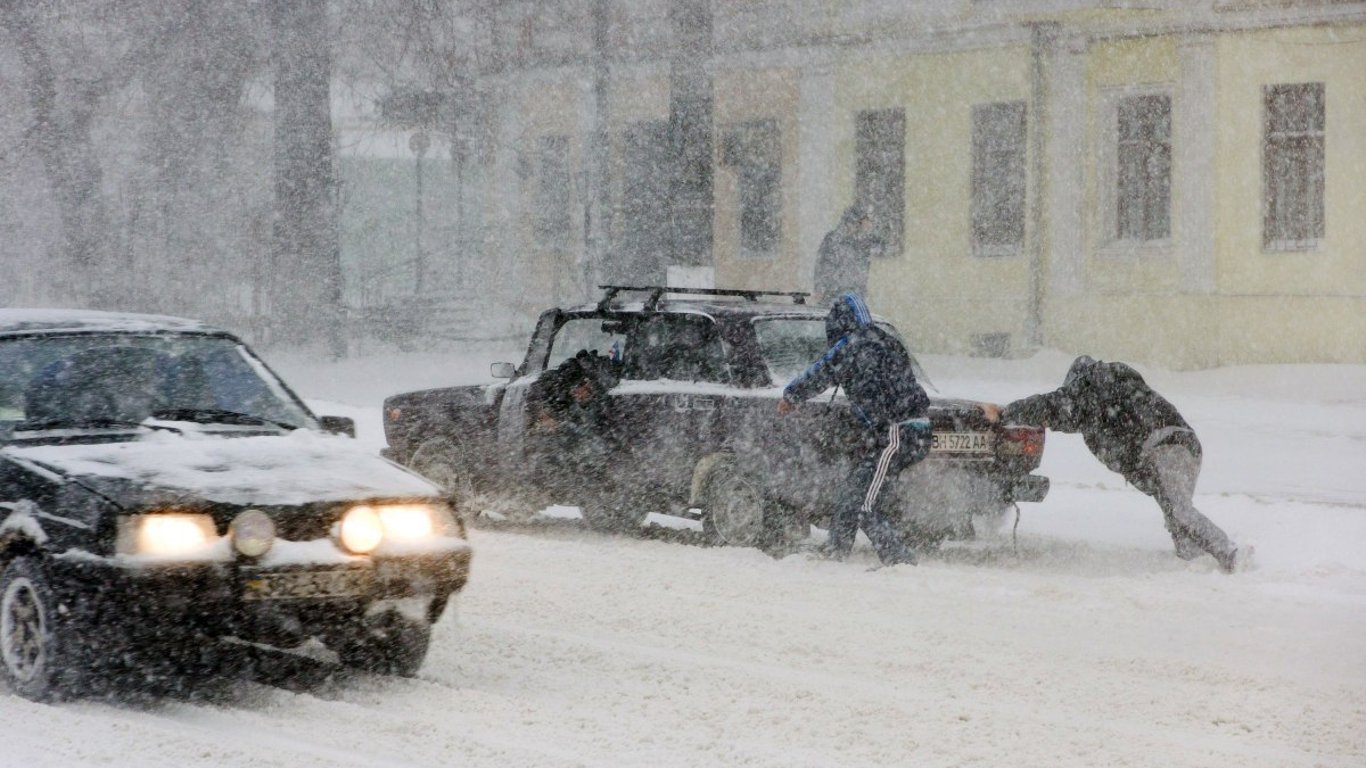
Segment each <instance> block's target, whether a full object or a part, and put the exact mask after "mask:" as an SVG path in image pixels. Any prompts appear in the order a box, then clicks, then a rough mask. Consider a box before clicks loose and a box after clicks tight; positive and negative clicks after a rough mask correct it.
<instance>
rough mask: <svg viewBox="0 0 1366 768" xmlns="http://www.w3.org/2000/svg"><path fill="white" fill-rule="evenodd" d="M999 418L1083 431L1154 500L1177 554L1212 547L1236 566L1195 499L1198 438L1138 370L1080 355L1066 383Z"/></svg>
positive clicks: (1228, 567)
mask: <svg viewBox="0 0 1366 768" xmlns="http://www.w3.org/2000/svg"><path fill="white" fill-rule="evenodd" d="M1001 420H1002V421H1005V422H1011V423H1015V424H1031V425H1034V426H1040V427H1046V428H1048V429H1052V430H1055V431H1058V432H1080V433H1081V436H1082V439H1084V440H1085V441H1086V447H1087V448H1090V449H1091V453H1093V454H1095V456H1096V458H1097V459H1100V462H1101V463H1102V464H1104V465H1105V466H1107V467H1109V468H1110V469H1111V470H1113V471H1115V472H1118V473H1119V474H1121V475H1123V476H1124V479H1125V480H1128V481H1129V482H1130V483H1131V484H1133V486H1134V487H1135V488H1137V489H1138V490H1140V491H1142V492H1144V493H1146V494H1148V495H1149V496H1152V497H1153V498H1154V499H1156V500H1157V504H1158V506H1159V507H1161V508H1162V516H1163V519H1164V521H1165V523H1166V527H1167V531H1168V532H1170V533H1171V536H1172V542H1173V543H1174V544H1175V546H1176V554H1177V555H1178V556H1179V557H1181V558H1182V559H1184V560H1190V559H1193V558H1195V557H1198V556H1199V555H1200V554H1201V553H1202V552H1208V553H1210V554H1211V555H1213V556H1214V558H1215V560H1217V561H1218V562H1219V567H1220V568H1222V569H1223V570H1225V571H1232V570H1234V565H1235V561H1236V559H1237V548H1236V547H1235V546H1234V544H1233V543H1232V542H1231V541H1229V538H1228V536H1226V535H1225V534H1224V532H1223V531H1222V530H1220V529H1219V527H1218V526H1217V525H1215V524H1214V523H1212V522H1211V521H1210V520H1209V518H1207V517H1205V516H1204V515H1203V514H1201V513H1200V511H1199V510H1197V509H1196V508H1195V505H1194V504H1193V503H1192V499H1193V497H1194V495H1195V482H1196V480H1197V479H1198V478H1199V476H1200V457H1201V449H1200V441H1199V440H1198V439H1197V438H1196V436H1195V431H1194V430H1192V429H1191V426H1190V424H1188V423H1186V420H1185V419H1184V418H1182V417H1181V414H1180V412H1178V411H1177V410H1176V406H1174V405H1172V404H1171V403H1170V402H1168V401H1167V400H1166V399H1164V398H1163V397H1162V396H1161V395H1159V394H1157V393H1156V392H1154V391H1153V389H1152V388H1151V387H1149V386H1148V384H1147V382H1145V381H1144V380H1143V377H1142V376H1141V375H1140V374H1139V373H1138V371H1135V370H1134V369H1133V368H1131V367H1129V366H1127V365H1125V364H1124V363H1106V362H1101V361H1099V360H1095V359H1093V358H1091V357H1089V356H1087V355H1082V356H1081V357H1078V358H1077V359H1076V360H1075V361H1074V362H1073V363H1072V366H1071V367H1070V368H1069V369H1068V371H1067V376H1066V377H1065V378H1064V379H1063V384H1062V386H1061V387H1059V388H1058V389H1055V390H1053V391H1052V392H1048V393H1045V394H1042V395H1033V396H1031V397H1026V398H1024V399H1022V400H1016V401H1015V402H1013V403H1011V404H1010V405H1008V406H1006V407H1005V408H1004V409H1003V410H1002V411H1001Z"/></svg>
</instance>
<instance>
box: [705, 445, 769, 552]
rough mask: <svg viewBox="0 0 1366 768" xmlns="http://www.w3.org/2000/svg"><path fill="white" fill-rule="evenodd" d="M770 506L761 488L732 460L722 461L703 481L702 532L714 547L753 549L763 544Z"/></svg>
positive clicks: (766, 531)
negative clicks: (704, 490)
mask: <svg viewBox="0 0 1366 768" xmlns="http://www.w3.org/2000/svg"><path fill="white" fill-rule="evenodd" d="M772 510H773V505H772V504H771V503H770V502H769V500H768V498H767V496H766V495H765V494H764V489H763V486H762V485H760V484H759V482H758V481H757V480H755V479H754V478H753V477H752V476H750V475H749V474H748V473H746V472H744V471H742V470H741V469H740V468H739V467H738V466H736V464H735V462H734V461H722V462H721V463H719V464H717V466H716V468H715V469H713V470H712V473H711V477H710V478H708V480H707V493H706V497H705V506H704V507H703V510H702V530H703V532H704V533H706V534H707V536H708V538H710V539H711V540H712V541H714V542H716V543H717V544H722V545H726V546H732V547H754V546H760V545H761V544H763V543H764V541H765V538H766V534H768V533H769V531H768V529H767V525H768V523H769V521H770V518H771V517H773V514H772Z"/></svg>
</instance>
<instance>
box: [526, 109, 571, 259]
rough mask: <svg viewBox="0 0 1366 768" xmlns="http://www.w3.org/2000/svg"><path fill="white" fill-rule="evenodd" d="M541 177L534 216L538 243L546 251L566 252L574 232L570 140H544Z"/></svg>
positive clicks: (539, 144)
mask: <svg viewBox="0 0 1366 768" xmlns="http://www.w3.org/2000/svg"><path fill="white" fill-rule="evenodd" d="M536 157H537V167H538V168H539V169H540V176H539V178H538V183H537V186H536V209H535V210H534V211H533V212H532V214H533V217H534V222H535V223H534V227H535V231H536V242H538V243H540V244H541V245H542V246H544V247H546V248H565V247H567V246H568V245H569V235H570V230H571V229H572V226H571V220H572V217H571V215H570V206H569V196H570V186H571V185H570V176H569V138H568V137H567V136H542V137H541V138H540V139H539V140H538V141H537V145H536Z"/></svg>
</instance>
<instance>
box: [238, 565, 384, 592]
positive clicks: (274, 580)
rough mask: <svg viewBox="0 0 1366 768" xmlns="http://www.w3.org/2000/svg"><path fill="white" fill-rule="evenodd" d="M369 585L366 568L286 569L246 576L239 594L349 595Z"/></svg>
mask: <svg viewBox="0 0 1366 768" xmlns="http://www.w3.org/2000/svg"><path fill="white" fill-rule="evenodd" d="M369 586H370V572H369V571H362V570H356V569H350V570H340V571H285V572H282V573H263V574H259V575H257V576H253V577H251V578H249V579H247V580H246V583H245V585H244V586H243V589H242V597H243V598H244V599H246V600H308V599H316V598H324V597H350V596H352V595H361V594H365V591H366V590H367V589H368V587H369Z"/></svg>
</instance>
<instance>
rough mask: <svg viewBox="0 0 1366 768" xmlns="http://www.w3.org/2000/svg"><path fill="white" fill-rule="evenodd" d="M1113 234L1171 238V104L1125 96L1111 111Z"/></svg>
mask: <svg viewBox="0 0 1366 768" xmlns="http://www.w3.org/2000/svg"><path fill="white" fill-rule="evenodd" d="M1116 136H1117V146H1116V155H1117V158H1118V161H1119V162H1118V169H1117V173H1116V178H1115V185H1116V188H1115V232H1114V236H1115V237H1116V238H1117V239H1119V240H1139V241H1148V240H1165V239H1167V238H1169V237H1171V234H1172V217H1171V199H1172V100H1171V97H1170V96H1168V95H1166V94H1147V95H1143V96H1128V97H1125V98H1123V99H1120V101H1119V105H1118V109H1117V110H1116Z"/></svg>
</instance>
